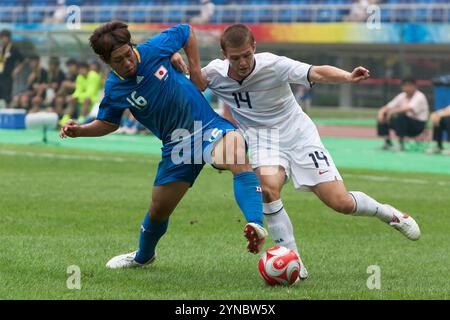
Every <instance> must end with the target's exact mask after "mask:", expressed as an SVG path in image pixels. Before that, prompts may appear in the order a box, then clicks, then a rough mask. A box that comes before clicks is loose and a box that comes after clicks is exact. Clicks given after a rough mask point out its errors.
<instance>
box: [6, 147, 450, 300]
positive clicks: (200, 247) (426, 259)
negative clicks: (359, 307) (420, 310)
mask: <svg viewBox="0 0 450 320" xmlns="http://www.w3.org/2000/svg"><path fill="white" fill-rule="evenodd" d="M0 149H1V150H2V151H3V152H4V154H3V155H0V298H1V299H435V298H447V299H448V298H449V294H448V292H450V283H449V282H448V281H447V280H446V279H447V276H448V265H449V264H450V257H449V255H448V248H449V244H450V243H449V236H448V235H449V227H450V216H449V215H448V208H449V207H450V197H448V190H449V187H450V176H448V175H436V174H417V173H414V174H408V173H393V172H390V173H389V174H386V173H385V172H382V171H372V170H351V169H346V170H341V173H342V175H343V177H344V179H345V181H346V184H347V186H348V188H349V189H350V190H362V191H364V192H366V193H368V194H370V195H372V196H373V197H374V198H376V199H379V200H380V201H384V202H388V203H391V204H393V205H395V206H397V207H399V208H402V209H404V210H405V211H407V212H410V213H411V214H413V215H414V217H415V218H416V219H417V221H418V222H419V223H420V225H421V228H422V238H421V239H420V240H419V241H418V242H411V241H409V240H406V238H404V237H403V236H402V235H401V234H400V233H399V232H398V231H396V230H393V229H391V228H390V227H388V226H387V225H384V224H383V223H381V222H380V221H378V220H377V219H372V218H353V217H345V216H343V215H339V214H335V213H334V212H332V211H331V210H330V209H328V208H326V207H325V206H324V205H323V204H321V203H320V202H319V200H318V199H316V198H315V196H313V195H312V194H305V193H297V192H295V191H294V190H293V189H292V186H291V185H288V186H287V187H286V188H285V189H284V191H283V199H284V203H285V207H286V209H287V211H288V213H290V216H291V218H292V221H293V224H294V229H295V234H296V237H297V242H298V244H299V245H300V248H301V250H302V253H303V259H304V261H305V263H306V265H307V267H308V270H309V272H310V279H309V280H307V281H306V282H304V283H301V284H300V285H298V286H296V287H293V288H290V289H289V288H283V287H277V288H270V287H267V286H265V285H264V284H263V283H262V280H261V279H260V276H259V274H258V272H257V268H256V265H257V262H258V256H257V255H256V256H255V255H252V254H250V253H247V252H246V250H245V246H246V244H245V239H244V237H243V235H242V229H243V226H244V219H243V216H242V214H241V213H240V211H239V210H238V208H237V205H236V204H235V202H234V197H233V191H232V177H231V174H229V173H222V174H219V173H218V172H216V171H215V170H211V169H205V170H203V172H202V174H201V175H200V177H199V179H198V181H197V182H196V184H195V185H194V188H192V189H191V190H190V191H189V192H188V194H187V195H186V197H185V198H184V199H183V201H182V202H181V204H180V205H179V207H178V208H177V210H176V211H175V213H174V215H173V216H172V218H171V220H170V224H169V230H168V233H167V234H166V235H165V236H164V237H163V238H162V240H161V241H160V244H159V246H158V248H157V252H158V259H157V261H156V262H155V263H154V264H153V265H151V266H149V267H148V268H145V269H137V270H108V269H106V268H105V263H106V261H107V260H108V259H110V258H111V257H112V256H114V255H117V254H121V253H126V252H129V251H131V250H134V249H135V248H136V246H137V242H138V231H139V226H140V223H141V221H142V218H143V216H144V214H145V212H146V209H147V206H148V203H149V200H150V194H151V189H152V181H153V179H154V176H155V173H156V166H157V163H158V161H159V157H155V156H149V155H143V154H124V153H106V152H95V151H83V150H70V149H61V148H52V147H46V148H42V147H30V146H15V145H5V144H3V145H0ZM8 152H10V154H9V155H5V153H8ZM27 152H28V153H27ZM14 153H17V154H16V155H13V154H14ZM73 156H76V157H75V158H74V159H73V158H71V157H73ZM84 157H86V158H88V159H89V160H88V159H85V160H83V158H84ZM360 176H361V177H362V178H360ZM379 176H382V177H384V178H382V179H379ZM437 183H439V184H437ZM270 245H272V242H271V241H270V240H269V241H268V242H267V243H266V246H265V248H268V247H269V246H270ZM70 265H77V266H79V267H80V269H81V290H69V289H67V287H66V281H67V279H68V277H69V275H68V274H67V273H66V271H67V267H68V266H70ZM370 265H378V266H380V268H381V290H369V289H368V288H367V286H366V281H367V279H368V277H369V274H367V273H366V270H367V267H368V266H370Z"/></svg>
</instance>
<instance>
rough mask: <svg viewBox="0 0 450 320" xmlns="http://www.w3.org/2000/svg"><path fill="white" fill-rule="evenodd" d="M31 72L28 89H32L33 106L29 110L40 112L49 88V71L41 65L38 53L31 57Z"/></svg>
mask: <svg viewBox="0 0 450 320" xmlns="http://www.w3.org/2000/svg"><path fill="white" fill-rule="evenodd" d="M30 66H31V73H30V75H29V76H28V89H29V91H30V97H29V99H30V101H31V108H30V110H29V112H31V113H33V112H39V111H40V110H41V109H42V108H43V102H44V98H45V94H46V90H47V80H48V73H47V70H45V69H44V68H43V67H42V66H41V59H40V57H39V56H38V55H32V56H31V57H30Z"/></svg>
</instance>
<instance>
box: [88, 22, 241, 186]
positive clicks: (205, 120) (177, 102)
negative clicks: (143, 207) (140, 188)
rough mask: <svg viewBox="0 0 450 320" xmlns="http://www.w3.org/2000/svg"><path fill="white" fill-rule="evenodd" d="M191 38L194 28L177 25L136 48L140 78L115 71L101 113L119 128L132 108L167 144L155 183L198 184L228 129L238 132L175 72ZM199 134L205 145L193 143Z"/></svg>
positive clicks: (109, 81) (189, 83)
mask: <svg viewBox="0 0 450 320" xmlns="http://www.w3.org/2000/svg"><path fill="white" fill-rule="evenodd" d="M189 35H190V27H189V25H177V26H174V27H172V28H170V29H167V30H165V31H164V32H162V33H160V34H159V35H157V36H155V37H152V38H150V39H149V40H148V41H147V42H145V43H143V44H140V45H138V46H137V48H136V49H135V53H136V55H137V57H138V66H137V72H136V74H135V75H134V76H133V77H131V78H122V77H120V76H118V75H117V74H116V73H115V72H111V73H110V75H109V77H108V79H107V81H106V84H105V96H104V98H103V100H102V102H101V104H100V107H99V111H98V115H97V119H98V120H103V121H107V122H110V123H114V124H117V125H119V124H120V121H121V118H122V114H123V112H124V110H125V109H129V110H130V111H131V113H132V114H133V116H134V117H135V118H136V119H137V120H138V121H139V122H140V123H142V124H143V125H144V126H145V127H147V128H148V129H149V130H150V131H151V132H153V133H154V134H155V135H156V136H157V137H158V138H159V139H160V140H162V142H163V148H162V160H161V162H160V164H159V167H158V172H157V176H156V179H155V185H163V184H166V183H169V182H174V181H186V182H189V183H191V185H192V184H193V183H194V181H195V179H196V178H197V176H198V174H199V173H200V171H201V169H202V168H203V165H204V164H205V160H206V162H209V163H211V160H210V159H208V157H209V158H210V153H211V151H212V149H213V147H214V144H215V143H216V142H217V141H219V140H220V138H221V137H222V136H223V135H225V134H226V133H227V132H228V131H231V130H235V129H236V128H235V127H234V126H233V125H232V124H231V123H230V122H228V121H227V120H225V119H223V118H222V117H220V116H219V115H218V114H217V113H215V112H214V110H213V109H212V108H211V106H210V105H209V104H208V102H207V101H206V99H205V98H204V96H203V94H202V93H201V92H200V91H199V90H198V89H197V87H195V85H194V84H193V83H192V82H191V81H190V80H189V79H188V78H186V76H185V75H184V74H182V73H180V72H178V71H177V70H175V69H174V68H173V66H172V64H171V62H170V58H171V56H172V55H173V54H174V53H175V52H178V51H179V50H180V49H181V48H183V47H184V46H185V44H186V42H187V41H188V39H189ZM180 129H181V131H183V132H185V133H188V135H186V134H183V139H182V140H183V141H184V142H183V143H182V144H183V145H186V144H187V145H188V149H191V150H190V152H189V155H188V156H186V155H184V153H182V154H183V155H184V157H182V159H183V162H174V161H173V159H174V154H173V153H175V151H176V154H175V156H176V157H175V158H177V157H178V149H179V146H180V144H179V143H180V140H179V137H180V135H179V134H178V133H177V132H179V131H180ZM199 132H200V137H201V138H203V141H200V142H201V143H200V144H196V143H194V142H193V140H195V137H196V136H198V133H199ZM172 135H173V136H172ZM172 140H173V141H172ZM177 144H178V146H177ZM177 147H178V148H177ZM199 149H200V150H199ZM195 155H200V156H202V155H204V156H205V157H204V158H203V159H200V162H198V161H197V162H196V161H194V162H195V163H194V162H192V161H191V160H192V159H193V158H194V157H195ZM184 160H187V161H186V162H184Z"/></svg>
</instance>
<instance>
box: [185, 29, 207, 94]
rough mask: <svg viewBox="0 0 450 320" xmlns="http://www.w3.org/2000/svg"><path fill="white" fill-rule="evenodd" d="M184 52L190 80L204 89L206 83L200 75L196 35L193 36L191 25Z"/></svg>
mask: <svg viewBox="0 0 450 320" xmlns="http://www.w3.org/2000/svg"><path fill="white" fill-rule="evenodd" d="M184 52H185V53H186V56H187V58H188V63H189V71H190V75H191V81H192V82H193V83H194V84H195V86H196V87H197V88H198V89H199V90H200V91H204V90H205V89H206V87H207V86H208V83H207V81H206V79H205V78H204V77H203V75H202V70H201V64H200V55H199V53H198V45H197V37H196V36H195V32H194V29H193V28H192V27H191V32H190V35H189V40H188V41H187V43H186V45H185V46H184Z"/></svg>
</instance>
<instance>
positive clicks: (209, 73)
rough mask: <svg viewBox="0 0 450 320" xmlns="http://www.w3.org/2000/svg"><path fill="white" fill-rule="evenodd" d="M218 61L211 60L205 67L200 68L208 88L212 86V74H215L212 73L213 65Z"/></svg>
mask: <svg viewBox="0 0 450 320" xmlns="http://www.w3.org/2000/svg"><path fill="white" fill-rule="evenodd" d="M218 61H219V60H213V61H211V62H210V63H208V65H207V66H206V67H203V68H202V75H203V77H204V78H205V79H206V81H207V82H208V86H209V85H213V82H214V74H216V72H215V71H214V70H215V65H216V64H217V62H218Z"/></svg>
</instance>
